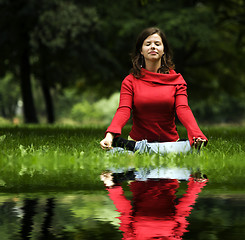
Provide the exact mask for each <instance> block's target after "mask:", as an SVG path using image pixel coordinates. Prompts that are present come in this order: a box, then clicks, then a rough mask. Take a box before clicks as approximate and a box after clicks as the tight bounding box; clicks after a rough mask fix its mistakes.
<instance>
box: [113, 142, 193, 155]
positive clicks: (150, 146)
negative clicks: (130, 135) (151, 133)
mask: <svg viewBox="0 0 245 240" xmlns="http://www.w3.org/2000/svg"><path fill="white" fill-rule="evenodd" d="M136 151H138V152H139V153H149V154H152V153H157V154H161V155H164V154H167V153H171V152H175V153H187V152H190V151H191V145H190V142H189V141H188V140H187V141H179V142H151V143H149V142H148V141H147V140H142V141H137V142H136V145H135V148H134V151H129V150H125V149H123V148H121V147H114V148H113V149H112V150H110V151H109V152H110V153H115V152H117V153H124V152H128V153H133V152H136Z"/></svg>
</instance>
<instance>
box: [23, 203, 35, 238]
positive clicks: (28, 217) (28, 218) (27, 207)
mask: <svg viewBox="0 0 245 240" xmlns="http://www.w3.org/2000/svg"><path fill="white" fill-rule="evenodd" d="M37 201H38V200H37V199H25V200H24V207H23V208H22V210H23V213H24V215H23V218H22V224H21V226H22V229H21V232H20V235H21V237H22V239H31V232H32V228H33V217H34V215H35V214H36V212H35V210H36V205H37Z"/></svg>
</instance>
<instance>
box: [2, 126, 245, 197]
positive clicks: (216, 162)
mask: <svg viewBox="0 0 245 240" xmlns="http://www.w3.org/2000/svg"><path fill="white" fill-rule="evenodd" d="M178 129H179V132H180V136H181V137H186V132H185V130H184V129H183V128H181V127H180V128H178ZM104 131H105V129H103V128H92V127H91V128H89V127H88V128H80V127H59V126H56V127H54V126H53V127H51V126H50V127H47V126H46V127H45V126H43V127H41V126H40V127H36V126H29V127H27V126H25V127H5V128H1V133H2V137H1V143H0V144H1V149H2V151H1V152H0V176H1V177H0V185H1V186H0V188H1V191H35V190H41V189H50V190H51V189H55V190H57V189H94V190H95V189H102V187H103V184H102V183H101V181H100V177H99V176H100V174H101V173H102V172H103V171H105V170H107V169H110V168H120V169H128V168H132V167H134V168H136V169H138V168H142V167H143V168H158V167H162V166H163V167H185V168H188V169H193V171H195V170H198V169H199V170H200V171H201V172H202V173H205V174H206V175H207V176H208V179H209V183H210V189H211V188H213V189H216V190H215V191H217V192H219V191H222V189H224V188H225V189H229V190H232V191H239V190H241V189H243V188H244V187H243V184H244V182H243V181H244V176H243V175H244V169H245V163H244V158H245V152H244V146H245V138H244V136H245V129H244V127H208V128H204V132H205V134H206V135H207V136H208V138H209V144H208V146H207V147H206V148H205V149H203V150H202V151H201V153H200V154H199V153H197V152H195V151H194V152H193V153H192V154H186V155H182V154H181V155H176V154H168V155H165V156H159V155H148V154H143V155H141V154H137V153H136V154H134V155H130V154H114V155H112V154H108V153H107V152H105V151H103V150H101V149H100V147H99V142H100V140H101V139H102V138H103V136H104ZM128 131H129V128H125V129H124V132H123V136H124V137H126V136H127V134H128ZM213 191H214V190H213Z"/></svg>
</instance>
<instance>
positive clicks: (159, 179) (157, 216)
mask: <svg viewBox="0 0 245 240" xmlns="http://www.w3.org/2000/svg"><path fill="white" fill-rule="evenodd" d="M188 175H189V176H188ZM174 176H175V178H173V177H174ZM101 179H102V180H103V181H104V183H105V185H106V187H107V190H108V192H109V197H110V198H111V200H112V201H113V203H114V204H115V206H116V208H117V211H118V212H120V217H119V219H120V222H121V223H120V228H119V229H120V230H121V231H122V232H123V239H127V240H129V239H136V240H137V239H141V240H144V239H148V240H149V239H182V236H183V234H184V233H185V232H187V229H186V228H187V226H188V221H187V217H188V216H189V214H190V212H191V209H192V205H193V204H194V203H195V200H196V198H197V195H198V193H200V192H201V189H202V188H203V187H204V186H205V185H206V183H207V179H205V178H201V174H200V173H196V174H193V175H191V176H190V173H189V172H188V171H187V170H185V169H158V170H152V171H149V170H147V171H144V170H140V171H136V172H133V171H129V172H126V173H120V172H119V173H116V172H105V173H103V174H102V175H101ZM126 180H129V181H130V182H129V188H130V191H131V192H132V197H133V198H132V203H131V201H130V200H128V199H127V198H126V197H125V195H124V191H123V188H122V182H123V181H126ZM183 180H188V184H187V185H188V187H187V190H186V193H185V194H183V196H182V197H181V198H179V199H177V198H176V192H177V189H178V188H179V186H180V183H181V181H183Z"/></svg>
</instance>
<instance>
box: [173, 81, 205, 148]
mask: <svg viewBox="0 0 245 240" xmlns="http://www.w3.org/2000/svg"><path fill="white" fill-rule="evenodd" d="M186 89H187V87H186V85H184V84H182V85H177V87H176V98H175V109H176V113H177V116H178V118H179V120H180V121H181V123H182V124H183V125H184V127H185V128H186V130H187V133H188V138H189V141H190V144H191V145H194V146H195V147H198V146H199V145H200V144H202V143H204V144H205V145H206V143H207V141H208V139H207V138H206V136H205V135H204V134H203V133H202V131H201V130H200V128H199V127H198V125H197V122H196V120H195V117H194V115H193V113H192V111H191V109H190V107H189V105H188V99H187V91H186Z"/></svg>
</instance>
